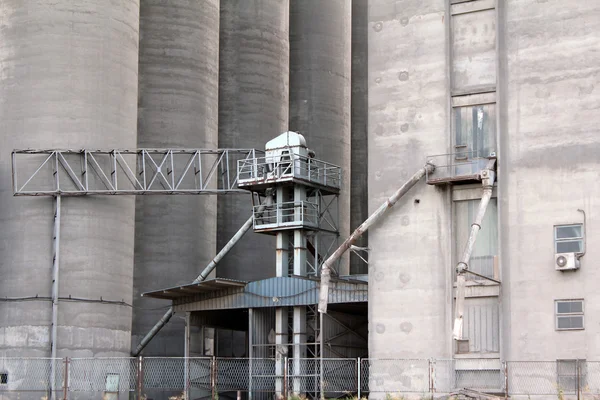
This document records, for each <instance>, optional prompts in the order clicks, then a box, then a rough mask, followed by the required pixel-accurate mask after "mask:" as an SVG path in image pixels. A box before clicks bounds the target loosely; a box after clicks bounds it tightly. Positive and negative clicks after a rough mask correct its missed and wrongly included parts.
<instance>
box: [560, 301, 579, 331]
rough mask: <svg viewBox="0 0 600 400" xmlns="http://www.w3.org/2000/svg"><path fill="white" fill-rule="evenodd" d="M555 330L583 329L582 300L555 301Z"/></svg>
mask: <svg viewBox="0 0 600 400" xmlns="http://www.w3.org/2000/svg"><path fill="white" fill-rule="evenodd" d="M554 303H555V311H556V330H559V331H566V330H575V329H584V328H583V311H584V310H583V300H556V301H555V302H554Z"/></svg>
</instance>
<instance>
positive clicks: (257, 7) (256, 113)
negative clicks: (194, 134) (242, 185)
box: [217, 0, 289, 280]
mask: <svg viewBox="0 0 600 400" xmlns="http://www.w3.org/2000/svg"><path fill="white" fill-rule="evenodd" d="M288 26H289V2H288V0H245V1H224V2H222V4H221V29H220V31H221V35H220V43H219V49H220V59H219V147H222V148H257V149H264V146H265V144H266V142H268V141H269V140H271V139H273V138H274V137H276V136H278V135H279V134H280V133H282V132H285V131H286V130H287V128H288V101H289V99H288V92H289V86H288V85H289V29H288ZM250 215H252V201H251V197H250V195H241V194H240V195H226V196H221V197H220V198H219V199H218V214H217V216H218V236H217V248H218V249H221V248H222V247H223V246H224V245H225V244H226V243H227V242H228V241H229V239H231V237H232V236H233V235H234V234H235V233H236V232H237V231H238V229H239V228H240V227H241V226H242V225H243V224H244V222H246V220H247V219H248V218H249V217H250ZM217 275H218V276H219V277H224V278H234V279H242V280H257V279H263V278H267V277H272V276H275V238H274V237H272V236H268V235H259V234H256V233H252V232H251V233H248V234H247V236H246V237H245V238H243V239H242V241H240V243H238V244H237V245H236V247H235V248H234V249H233V250H232V251H231V252H230V253H229V254H228V255H227V256H226V257H225V259H223V261H222V262H221V263H220V264H219V267H218V268H217Z"/></svg>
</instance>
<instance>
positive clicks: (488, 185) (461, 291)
mask: <svg viewBox="0 0 600 400" xmlns="http://www.w3.org/2000/svg"><path fill="white" fill-rule="evenodd" d="M495 165H496V160H495V159H492V160H490V161H489V162H488V165H487V166H486V168H485V169H484V170H483V171H481V178H482V179H481V181H482V185H483V195H482V196H481V201H480V202H479V210H478V211H477V216H476V217H475V221H473V223H472V224H471V232H470V234H469V239H468V240H467V244H466V245H465V249H464V251H463V255H462V257H461V259H460V261H459V262H458V264H457V265H456V304H455V310H454V328H453V329H452V336H453V337H454V339H455V340H460V339H462V334H463V314H464V311H465V285H466V277H465V274H466V273H467V272H468V270H469V261H470V260H471V254H472V253H473V248H474V247H475V241H476V240H477V234H478V233H479V231H480V230H481V223H482V222H483V217H484V216H485V211H486V210H487V207H488V204H489V203H490V199H491V198H492V191H493V189H494V178H495V172H494V167H495Z"/></svg>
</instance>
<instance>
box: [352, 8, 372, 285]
mask: <svg viewBox="0 0 600 400" xmlns="http://www.w3.org/2000/svg"><path fill="white" fill-rule="evenodd" d="M368 11H369V9H368V1H367V0H353V1H352V74H351V85H352V91H351V92H352V94H351V99H350V103H351V111H350V120H351V124H350V125H351V143H350V160H351V162H350V165H351V171H350V232H353V231H354V230H355V229H356V228H358V226H359V225H360V224H362V223H363V222H364V221H365V220H366V219H367V218H368V217H369V177H368V174H367V172H368V171H367V167H368V165H369V164H368V162H367V157H368V151H367V149H368V145H369V141H368V135H367V121H368V120H369V118H368V113H369V110H368V99H367V93H368V56H369V54H368V47H369V46H368V33H369V14H368ZM368 243H369V233H368V232H365V234H363V236H362V237H361V238H360V239H359V240H358V241H357V242H356V246H359V247H366V246H367V245H368ZM361 256H363V257H364V258H367V257H368V255H367V254H366V253H361ZM367 272H368V264H366V263H365V262H364V261H362V260H361V259H360V258H359V257H358V256H357V255H356V254H354V253H352V254H350V273H351V274H366V273H367Z"/></svg>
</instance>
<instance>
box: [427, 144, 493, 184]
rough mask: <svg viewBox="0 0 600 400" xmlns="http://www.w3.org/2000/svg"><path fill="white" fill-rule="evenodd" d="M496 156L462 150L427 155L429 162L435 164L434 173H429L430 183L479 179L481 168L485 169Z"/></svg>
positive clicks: (428, 181)
mask: <svg viewBox="0 0 600 400" xmlns="http://www.w3.org/2000/svg"><path fill="white" fill-rule="evenodd" d="M490 157H491V158H495V156H491V155H490V154H483V153H481V152H478V151H461V152H456V153H450V154H438V155H432V156H429V157H427V162H428V163H432V164H433V165H435V170H434V171H433V172H432V173H427V177H426V181H427V183H429V184H435V183H438V182H439V183H443V182H452V181H464V180H477V179H479V174H480V172H481V170H483V169H485V168H486V166H487V163H488V161H489V159H490Z"/></svg>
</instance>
